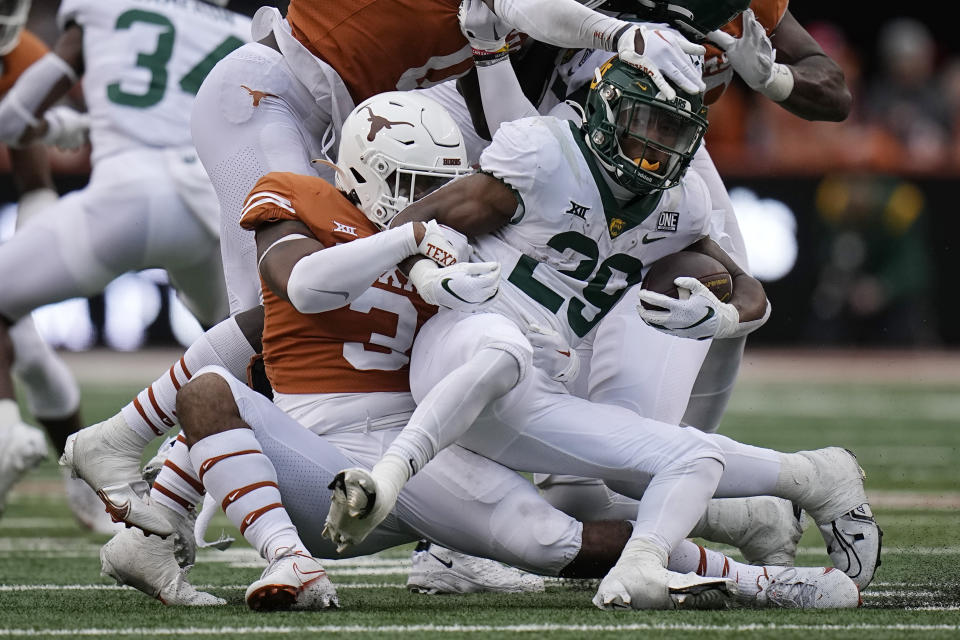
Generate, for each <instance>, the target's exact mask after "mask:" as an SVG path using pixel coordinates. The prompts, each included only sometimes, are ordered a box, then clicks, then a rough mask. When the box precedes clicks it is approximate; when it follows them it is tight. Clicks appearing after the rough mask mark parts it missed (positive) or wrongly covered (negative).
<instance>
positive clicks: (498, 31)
mask: <svg viewBox="0 0 960 640" xmlns="http://www.w3.org/2000/svg"><path fill="white" fill-rule="evenodd" d="M457 18H458V19H459V21H460V31H462V32H463V35H464V36H466V38H467V40H468V41H469V42H470V46H471V47H472V48H473V49H474V50H475V51H482V52H487V53H493V52H495V51H500V50H501V49H503V48H504V47H506V46H507V34H508V33H510V27H509V26H508V25H507V23H505V22H504V21H503V20H501V19H500V18H499V17H498V16H497V14H495V13H494V12H493V11H491V10H490V7H488V6H487V5H486V4H484V2H483V0H463V1H462V2H461V3H460V9H459V11H458V12H457Z"/></svg>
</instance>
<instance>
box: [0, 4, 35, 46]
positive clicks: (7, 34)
mask: <svg viewBox="0 0 960 640" xmlns="http://www.w3.org/2000/svg"><path fill="white" fill-rule="evenodd" d="M29 14H30V0H0V56H5V55H7V54H8V53H10V52H11V51H13V50H14V49H15V48H16V46H17V44H18V43H19V42H20V32H21V31H23V26H24V25H25V24H26V23H27V17H28V16H29Z"/></svg>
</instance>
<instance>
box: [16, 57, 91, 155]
mask: <svg viewBox="0 0 960 640" xmlns="http://www.w3.org/2000/svg"><path fill="white" fill-rule="evenodd" d="M76 82H77V75H76V73H75V72H74V70H73V68H72V67H71V66H70V65H69V64H67V63H66V62H65V61H64V60H63V59H62V58H61V57H60V56H58V55H57V54H55V53H48V54H46V55H45V56H44V57H42V58H40V60H38V61H37V62H35V63H34V64H32V65H30V67H29V68H27V70H26V71H24V72H23V74H21V76H20V77H19V78H18V79H17V82H16V83H15V84H14V85H13V88H11V89H10V91H9V92H7V95H6V96H4V98H3V100H2V101H0V142H3V143H5V144H7V145H9V146H19V145H21V144H26V143H28V142H30V141H31V140H33V139H35V138H37V137H39V136H42V135H43V133H45V132H46V123H45V122H44V121H43V119H42V118H41V116H42V114H43V112H44V111H45V110H46V109H47V108H48V107H49V106H50V105H52V104H53V103H54V102H56V101H57V100H59V99H60V98H61V97H63V96H64V95H65V94H66V93H67V91H69V89H70V87H72V86H73V85H74V84H76Z"/></svg>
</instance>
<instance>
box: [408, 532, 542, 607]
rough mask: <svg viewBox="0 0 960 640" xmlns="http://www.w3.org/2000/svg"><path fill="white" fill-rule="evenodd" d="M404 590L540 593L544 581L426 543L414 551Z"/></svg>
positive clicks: (424, 541)
mask: <svg viewBox="0 0 960 640" xmlns="http://www.w3.org/2000/svg"><path fill="white" fill-rule="evenodd" d="M411 564H412V566H411V567H410V575H409V576H408V577H407V589H409V590H410V591H414V592H416V593H427V594H431V595H433V594H446V593H539V592H541V591H543V589H544V586H543V578H542V577H540V576H537V575H534V574H532V573H526V572H524V571H520V570H519V569H514V568H513V567H509V566H507V565H504V564H501V563H499V562H496V561H494V560H488V559H486V558H478V557H476V556H468V555H466V554H463V553H459V552H457V551H453V550H452V549H447V548H445V547H441V546H439V545H436V544H431V543H430V542H427V541H426V540H423V541H421V542H420V544H418V545H417V548H416V549H414V551H413V556H412V558H411Z"/></svg>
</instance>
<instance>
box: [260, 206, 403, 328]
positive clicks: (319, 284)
mask: <svg viewBox="0 0 960 640" xmlns="http://www.w3.org/2000/svg"><path fill="white" fill-rule="evenodd" d="M415 253H417V244H416V242H414V236H413V223H409V222H408V223H407V224H405V225H402V226H400V227H397V228H396V229H389V230H387V231H382V232H380V233H377V234H374V235H372V236H368V237H366V238H360V239H358V240H354V241H352V242H347V243H345V244H339V245H336V246H333V247H328V248H326V249H321V250H320V251H315V252H314V253H311V254H310V255H308V256H304V257H303V258H301V259H300V260H299V261H298V262H297V263H296V264H295V265H293V269H292V270H291V271H290V278H289V280H288V281H287V297H288V298H289V299H290V302H291V304H293V306H294V307H295V308H296V310H297V311H299V312H300V313H322V312H324V311H331V310H333V309H339V308H340V307H342V306H344V305H346V304H349V303H350V302H351V301H352V300H354V299H356V298H357V297H358V296H359V295H360V294H362V293H363V292H364V291H366V290H367V289H369V288H370V285H371V284H372V283H373V282H375V281H376V280H377V278H379V277H380V275H381V274H382V273H383V272H384V271H386V270H387V269H389V268H390V267H393V266H394V265H396V264H397V263H398V262H401V261H402V260H403V259H405V258H407V257H408V256H411V255H413V254H415ZM265 255H269V252H268V253H267V254H265Z"/></svg>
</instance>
